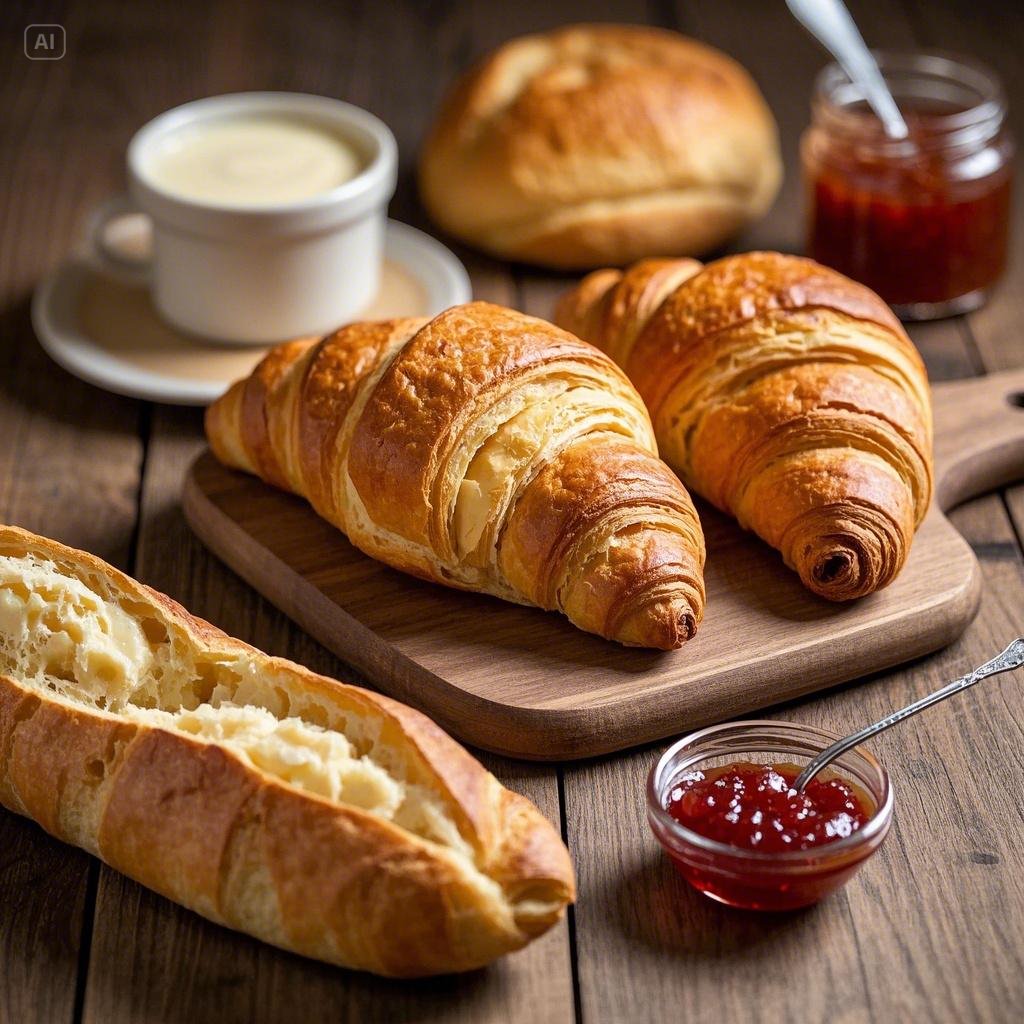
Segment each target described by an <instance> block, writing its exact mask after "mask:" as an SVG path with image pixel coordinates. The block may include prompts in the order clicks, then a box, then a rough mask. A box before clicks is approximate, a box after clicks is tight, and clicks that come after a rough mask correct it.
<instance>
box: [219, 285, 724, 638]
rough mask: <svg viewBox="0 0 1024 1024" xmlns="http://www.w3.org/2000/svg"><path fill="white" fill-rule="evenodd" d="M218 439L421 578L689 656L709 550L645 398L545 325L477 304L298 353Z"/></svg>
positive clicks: (264, 372)
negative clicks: (685, 647) (683, 648)
mask: <svg viewBox="0 0 1024 1024" xmlns="http://www.w3.org/2000/svg"><path fill="white" fill-rule="evenodd" d="M206 433H207V437H208V438H209V441H210V446H211V448H212V449H213V452H214V454H215V455H216V456H217V458H219V459H220V460H221V461H222V462H224V463H226V464H227V465H229V466H234V467H237V468H238V469H244V470H246V471H247V472H250V473H255V474H257V475H258V476H260V477H262V479H264V480H266V481H268V482H269V483H272V484H275V485H276V486H278V487H282V488H286V489H287V490H290V491H293V492H294V493H296V494H300V495H303V496H304V497H305V498H307V499H308V501H309V502H310V504H311V505H312V506H313V508H314V509H316V511H317V512H318V513H319V514H320V515H321V516H323V517H324V518H325V519H326V520H327V521H328V522H331V523H333V524H334V525H335V526H337V527H338V528H339V529H341V530H343V531H344V532H345V534H346V535H347V536H348V538H349V540H351V541H352V543H353V544H355V545H356V547H358V548H359V549H360V550H362V551H364V552H366V553H367V554H368V555H371V556H373V557H374V558H378V559H380V560H381V561H382V562H387V563H388V564H389V565H391V566H394V567H395V568H397V569H402V570H404V571H405V572H409V573H412V574H414V575H416V576H420V577H422V578H424V579H428V580H433V581H434V582H436V583H443V584H446V585H448V586H452V587H458V588H460V589H463V590H476V591H483V592H485V593H488V594H494V595H495V596H497V597H502V598H505V599H506V600H509V601H515V602H518V603H521V604H533V605H538V606H540V607H541V608H547V609H552V610H558V611H561V612H563V613H564V614H565V615H566V616H568V618H569V619H570V620H571V621H572V622H573V623H574V624H575V625H577V626H578V627H579V628H580V629H585V630H588V631H590V632H592V633H598V634H600V635H601V636H604V637H607V638H609V639H613V640H617V641H619V642H620V643H624V644H633V645H639V646H644V647H659V648H664V649H672V648H675V647H679V646H680V645H681V644H682V643H683V642H684V641H685V640H687V639H689V638H690V637H691V636H692V635H693V633H694V630H695V629H696V628H697V624H698V623H699V622H700V619H701V616H702V615H703V611H704V579H703V568H704V537H703V533H702V532H701V528H700V523H699V521H698V519H697V513H696V511H695V510H694V508H693V503H692V502H691V500H690V496H689V495H688V494H687V493H686V490H685V488H684V487H683V486H682V485H681V484H680V483H679V481H678V479H676V476H675V474H674V473H673V472H672V471H671V470H670V469H669V468H668V466H666V465H665V464H664V463H663V462H662V461H661V460H660V459H659V458H658V457H657V448H656V446H655V442H654V434H653V431H652V429H651V422H650V418H649V417H648V415H647V410H646V409H645V408H644V404H643V402H642V401H641V400H640V396H639V395H638V394H637V393H636V390H635V389H634V388H633V386H632V385H631V384H630V383H629V381H628V380H626V378H625V376H624V375H623V373H622V371H621V370H620V369H619V368H618V367H617V366H616V365H615V364H614V363H613V362H612V361H611V360H610V359H609V358H608V357H607V356H606V355H604V353H602V352H599V351H598V350H597V349H595V348H594V347H593V346H592V345H587V344H586V343H584V342H582V341H580V340H579V338H575V337H573V336H572V335H570V334H567V333H566V332H565V331H560V330H558V329H557V328H556V327H553V326H552V325H551V324H549V323H546V322H545V321H543V320H538V319H536V318H534V317H529V316H524V315H523V314H522V313H516V312H514V311H513V310H510V309H503V308H502V307H500V306H492V305H490V304H488V303H485V302H473V303H469V304H468V305H465V306H455V307H453V308H451V309H449V310H446V311H445V312H444V313H442V314H441V315H440V316H438V317H435V318H434V319H433V320H430V321H427V320H391V321H382V322H378V323H357V324H350V325H349V326H347V327H343V328H342V329H341V330H339V331H336V332H335V333H334V334H331V335H328V336H327V337H326V338H324V339H323V340H322V341H320V342H313V341H296V342H288V343H286V344H284V345H281V346H278V348H276V349H274V350H272V351H271V352H270V354H269V355H268V356H267V357H266V359H264V361H263V362H262V363H261V364H260V365H259V366H258V367H257V368H256V370H255V371H254V372H253V374H252V376H251V377H249V378H248V379H247V380H245V381H239V382H238V383H237V384H235V385H234V386H233V387H232V388H231V390H230V391H228V393H227V394H226V395H224V396H223V397H222V398H221V399H219V400H218V401H217V402H215V403H214V404H213V405H212V406H210V408H209V410H208V411H207V415H206Z"/></svg>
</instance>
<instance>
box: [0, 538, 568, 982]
mask: <svg viewBox="0 0 1024 1024" xmlns="http://www.w3.org/2000/svg"><path fill="white" fill-rule="evenodd" d="M0 802H2V803H3V805H4V806H5V807H8V808H9V809H10V810H12V811H15V812H17V813H19V814H24V815H26V816H28V817H30V818H33V819H34V820H35V821H37V822H38V823H39V824H40V825H42V827H43V828H45V829H46V830H47V831H48V832H50V833H52V834H53V835H55V836H57V837H58V838H60V839H63V840H65V841H66V842H69V843H74V844H76V845H77V846H80V847H82V848H83V849H85V850H88V851H89V852H90V853H93V854H95V855H96V856H98V857H101V858H102V859H103V860H104V861H106V862H107V863H108V864H110V865H111V867H114V868H116V869H117V870H119V871H122V872H123V873H124V874H126V875H129V876H130V877H131V878H134V879H136V880H137V881H139V882H141V883H142V884H143V885H146V886H149V888H151V889H155V890H156V891H157V892H159V893H162V894H163V895H164V896H167V897H169V898H170V899H172V900H175V901H177V902H178V903H182V904H184V905H185V906H187V907H191V908H192V909H193V910H195V911H197V912H198V913H200V914H202V915H203V916H204V917H207V918H209V919H210V920H212V921H217V922H219V923H221V924H225V925H228V926H229V927H232V928H237V929H238V930H240V931H244V932H248V933H249V934H250V935H254V936H256V937H258V938H260V939H263V940H265V941H267V942H270V943H273V944H274V945H276V946H281V947H283V948H284V949H289V950H293V951H294V952H297V953H301V954H303V955H305V956H310V957H316V958H317V959H320V960H325V961H328V962H330V963H334V964H340V965H344V966H347V967H356V968H362V969H365V970H369V971H375V972H377V973H380V974H386V975H399V976H401V975H422V974H433V973H440V972H448V971H461V970H467V969H470V968H474V967H478V966H480V965H482V964H485V963H487V962H488V961H490V960H493V959H494V958H495V957H497V956H500V955H502V954H503V953H507V952H509V951H510V950H514V949H517V948H519V947H520V946H523V945H524V944H525V943H527V942H528V941H529V940H530V939H531V938H533V937H534V936H536V935H539V934H540V933H541V932H543V931H545V930H546V929H547V928H549V927H551V925H552V924H554V923H555V922H556V921H557V920H558V919H559V917H560V916H561V914H562V911H563V909H564V907H565V905H566V903H567V902H569V901H570V900H571V899H572V898H573V875H572V868H571V866H570V864H569V856H568V852H567V851H566V849H565V847H564V846H563V844H562V842H561V840H560V839H559V836H558V834H557V833H556V831H555V830H554V828H552V826H551V825H550V824H548V822H547V821H546V820H545V819H544V818H543V817H542V816H541V814H540V813H539V812H538V811H537V809H536V808H535V807H534V806H533V805H532V804H531V803H530V802H529V801H527V800H525V799H524V798H522V797H520V796H517V795H516V794H515V793H511V792H509V791H508V790H506V789H504V788H503V787H502V786H501V785H500V784H499V783H498V781H497V780H496V779H495V778H494V777H493V776H492V775H490V774H489V773H488V772H486V771H485V770H484V769H483V768H482V767H481V765H480V764H478V763H477V762H476V761H475V760H474V759H473V758H472V757H470V755H469V754H468V753H466V751H465V750H463V749H462V748H461V747H460V746H459V745H458V744H457V743H455V742H454V741H453V740H451V739H449V738H448V737H447V736H446V735H445V734H444V733H443V732H441V730H440V729H438V728H437V726H435V725H434V724H433V723H432V722H431V721H429V719H427V718H425V717H424V716H423V715H421V714H419V713H417V712H415V711H413V710H411V709H410V708H407V707H404V706H403V705H401V704H398V703H396V702H395V701H392V700H388V699H387V698H386V697H381V696H378V695H377V694H374V693H370V692H368V691H366V690H362V689H359V688H357V687H354V686H345V685H343V684H342V683H338V682H335V681H334V680H332V679H326V678H324V677H323V676H318V675H314V674H313V673H312V672H309V671H307V670H306V669H304V668H301V667H300V666H298V665H295V664H293V663H291V662H289V661H285V660H283V659H281V658H271V657H269V656H267V655H265V654H262V653H261V652H260V651H257V650H255V649H254V648H252V647H250V646H248V645H247V644H244V643H242V642H241V641H239V640H233V639H231V638H230V637H228V636H226V635H225V634H224V633H222V632H220V630H218V629H215V628H214V627H212V626H211V625H209V623H206V622H203V621H202V620H201V619H197V618H195V617H193V616H192V615H190V614H189V613H188V612H186V611H185V610H184V609H183V608H181V607H180V606H179V605H177V604H175V602H173V601H172V600H170V598H167V597H165V596H164V595H162V594H158V593H156V592H155V591H153V590H150V589H149V588H148V587H144V586H142V585H141V584H139V583H136V582H135V581H134V580H132V579H130V578H129V577H127V576H125V575H123V574H122V573H120V572H118V571H117V570H115V569H113V568H111V567H110V566H109V565H105V564H104V563H103V562H101V561H100V560H99V559H97V558H94V557H93V556H91V555H88V554H85V553H83V552H81V551H74V550H72V549H70V548H66V547H63V546H62V545H60V544H57V543H55V542H53V541H50V540H46V539H44V538H42V537H36V536H34V535H32V534H30V533H26V532H25V531H23V530H19V529H16V528H15V527H11V526H4V527H0Z"/></svg>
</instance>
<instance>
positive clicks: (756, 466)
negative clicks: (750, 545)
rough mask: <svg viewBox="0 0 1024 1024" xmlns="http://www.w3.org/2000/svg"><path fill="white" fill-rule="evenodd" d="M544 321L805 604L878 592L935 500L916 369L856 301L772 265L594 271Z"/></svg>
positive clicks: (813, 272)
mask: <svg viewBox="0 0 1024 1024" xmlns="http://www.w3.org/2000/svg"><path fill="white" fill-rule="evenodd" d="M555 320H556V322H557V323H558V324H560V325H561V326H562V327H565V328H566V329H567V330H570V331H573V332H574V333H576V334H578V335H579V336H580V337H582V338H585V339H586V340H587V341H590V342H593V343H594V344H595V345H597V346H598V347H599V348H601V349H603V350H604V351H606V352H608V353H609V354H610V355H611V356H612V358H613V359H615V361H616V362H617V363H619V365H620V366H622V367H623V368H624V369H625V370H626V373H627V374H628V376H629V377H630V379H631V380H632V381H633V383H634V384H635V385H636V386H637V390H638V391H639V392H640V394H641V395H642V396H643V398H644V401H645V402H646V403H647V407H648V409H649V411H650V413H651V419H652V420H653V422H654V427H655V433H656V435H657V439H658V445H659V447H660V450H661V453H662V455H663V456H664V457H665V459H666V461H667V462H668V463H669V464H670V465H672V466H673V467H674V468H675V469H676V470H677V471H678V472H679V474H680V476H681V477H682V479H683V480H684V481H685V482H686V483H687V484H688V485H689V486H690V487H692V488H693V489H694V490H695V491H696V492H698V493H699V494H701V495H703V496H704V497H705V498H707V499H708V500H709V501H711V502H713V503H714V504H715V505H717V506H718V507H719V508H721V509H723V510H724V511H725V512H728V513H729V514H731V515H733V516H735V517H736V519H737V520H738V521H739V522H740V524H741V525H742V526H744V527H746V528H747V529H750V530H753V531H754V532H755V533H756V534H758V536H760V537H761V538H763V539H764V540H765V541H767V542H768V543H769V544H771V545H772V546H773V547H776V548H778V550H779V551H781V552H782V555H783V558H784V559H785V561H786V563H787V564H788V565H789V566H791V567H792V568H793V569H795V570H796V571H797V572H798V573H799V574H800V579H801V580H802V581H803V583H804V585H805V586H807V587H808V588H809V589H810V590H812V591H814V592H815V593H816V594H820V595H821V596H822V597H826V598H829V599H831V600H834V601H845V600H850V599H852V598H857V597H862V596H863V595H865V594H870V593H872V592H873V591H875V590H878V589H880V588H882V587H884V586H886V585H887V584H889V583H891V582H892V580H893V579H894V578H895V577H896V575H897V574H898V573H899V571H900V570H901V569H902V568H903V565H904V563H905V562H906V560H907V555H908V553H909V550H910V545H911V541H912V539H913V535H914V531H915V529H916V528H917V526H919V525H920V523H921V520H922V519H923V518H924V514H925V511H926V510H927V508H928V504H929V502H930V500H931V494H932V454H931V453H932V413H931V398H930V393H929V389H928V379H927V376H926V373H925V368H924V364H923V363H922V361H921V357H920V355H919V354H918V352H917V349H915V348H914V345H913V344H912V343H911V341H910V339H909V338H908V337H907V335H906V333H905V332H904V330H903V328H902V327H901V326H900V323H899V321H898V320H897V319H896V318H895V316H893V314H892V312H891V310H890V309H889V307H888V306H887V305H886V304H885V303H884V302H883V301H882V300H881V299H880V298H879V297H878V296H877V295H875V293H874V292H872V291H870V290H869V289H868V288H865V287H863V286H862V285H859V284H857V283H855V282H853V281H851V280H849V279H848V278H846V277H843V276H842V275H841V274H838V273H836V272H835V271H832V270H829V269H827V268H826V267H823V266H820V265H819V264H817V263H815V262H813V261H812V260H808V259H802V258H799V257H796V256H784V255H782V254H780V253H770V252H755V253H746V254H744V255H740V256H728V257H726V258H724V259H721V260H718V261H716V262H714V263H711V264H709V265H708V266H706V267H702V266H701V264H700V263H698V262H696V261H695V260H644V261H642V262H640V263H637V264H635V265H634V266H633V267H631V268H629V269H628V270H627V271H625V272H624V273H622V272H619V271H617V270H599V271H595V272H594V273H593V274H590V275H589V276H588V277H586V278H584V280H583V281H582V282H581V283H580V285H579V286H578V287H577V288H575V289H573V290H572V291H570V292H569V293H567V294H566V295H565V296H563V297H562V299H561V300H560V302H559V305H558V309H557V311H556V314H555Z"/></svg>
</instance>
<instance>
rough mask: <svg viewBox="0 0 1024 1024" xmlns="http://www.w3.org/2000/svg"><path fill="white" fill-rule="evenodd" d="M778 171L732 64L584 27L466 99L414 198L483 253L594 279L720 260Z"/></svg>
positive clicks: (505, 64) (457, 91)
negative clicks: (580, 271)
mask: <svg viewBox="0 0 1024 1024" xmlns="http://www.w3.org/2000/svg"><path fill="white" fill-rule="evenodd" d="M781 166H782V165H781V162H780V159H779V151H778V139H777V131H776V127H775V122H774V120H773V118H772V115H771V113H770V111H769V110H768V107H767V106H766V104H765V102H764V100H763V98H762V97H761V94H760V93H759V92H758V90H757V87H756V86H755V85H754V83H753V81H752V80H751V78H750V76H749V75H748V74H747V73H746V71H744V70H743V68H742V67H740V65H739V64H737V63H736V62H735V61H733V60H731V59H729V58H728V57H726V56H725V55H724V54H722V53H719V52H718V51H717V50H714V49H712V48H711V47H708V46H704V45H702V44H701V43H698V42H695V41H694V40H692V39H687V38H686V37H685V36H681V35H678V34H676V33H674V32H667V31H663V30H660V29H652V28H640V27H634V26H627V25H575V26H570V27H568V28H562V29H558V30H556V31H554V32H547V33H544V34H541V35H531V36H524V37H522V38H520V39H514V40H512V41H511V42H509V43H506V44H505V45H504V46H502V47H500V48H499V49H498V50H497V51H495V52H494V53H493V54H491V55H490V56H489V57H487V58H485V59H484V60H482V61H481V62H480V63H479V64H478V65H477V66H476V67H475V68H474V69H473V70H472V71H470V72H469V73H468V74H466V75H465V76H464V77H463V78H462V79H461V80H460V81H459V82H458V83H457V84H456V86H455V87H454V89H453V90H452V92H451V93H450V95H449V96H448V97H447V99H446V100H445V102H444V104H443V106H442V107H441V110H440V112H439V114H438V117H437V120H436V122H435V124H434V126H433V128H432V130H431V131H430V134H429V135H428V137H427V139H426V143H425V145H424V147H423V151H422V155H421V160H420V190H421V193H422V197H423V202H424V204H425V205H426V207H427V210H428V212H429V213H430V215H431V216H432V217H433V219H434V220H435V221H436V222H437V223H438V224H439V225H440V226H441V227H442V228H444V229H445V230H446V231H449V232H450V233H451V234H453V235H455V236H456V237H457V238H460V239H462V240H464V241H466V242H469V243H470V244H471V245H475V246H477V247H479V248H481V249H483V250H485V251H486V252H489V253H491V254H493V255H495V256H499V257H503V258H506V259H513V260H523V261H525V262H528V263H536V264H540V265H542V266H547V267H559V268H589V267H595V266H601V265H603V264H616V265H621V264H624V263H628V262H630V261H632V260H635V259H639V258H640V257H643V256H676V255H699V254H701V253H703V252H706V251H708V250H710V249H713V248H715V247H716V246H718V245H720V244H721V243H722V242H724V241H725V240H726V239H728V238H729V237H730V236H732V235H734V234H735V233H736V232H738V231H739V230H740V229H741V228H742V227H743V226H744V225H746V224H748V223H749V222H751V221H753V220H755V219H756V218H758V217H760V216H761V215H762V214H763V213H764V212H765V210H767V208H768V206H769V205H770V204H771V202H772V200H773V199H774V198H775V195H776V193H777V191H778V187H779V182H780V179H781V173H782V172H781Z"/></svg>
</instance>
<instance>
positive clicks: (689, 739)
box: [647, 719, 893, 868]
mask: <svg viewBox="0 0 1024 1024" xmlns="http://www.w3.org/2000/svg"><path fill="white" fill-rule="evenodd" d="M744 729H748V730H749V731H750V732H751V735H752V740H753V738H754V737H755V736H757V735H759V734H761V735H763V733H764V732H774V733H775V734H777V735H778V736H779V738H780V741H782V742H784V740H785V737H786V735H787V734H788V735H789V736H790V737H793V738H795V737H796V735H797V734H802V735H803V736H804V737H808V736H813V737H814V739H815V741H820V742H821V749H824V748H825V747H827V746H828V745H829V744H831V743H833V742H835V740H838V739H839V738H840V737H839V736H838V735H835V734H832V733H829V732H827V731H826V730H824V729H817V728H815V727H814V726H810V725H803V724H801V723H798V722H785V721H774V720H772V719H749V720H745V721H741V722H725V723H722V724H720V725H712V726H708V727H707V728H705V729H700V730H698V731H697V732H693V733H690V734H689V735H687V736H684V737H683V738H682V739H680V740H678V741H677V742H675V743H673V744H672V746H670V747H669V748H668V750H666V751H665V753H664V754H662V756H661V758H659V760H658V762H657V764H655V766H654V767H653V768H652V769H651V771H650V774H649V775H648V777H647V809H648V813H649V814H651V815H653V816H654V818H655V820H656V821H657V822H658V825H659V827H660V828H662V829H663V830H664V831H665V832H666V833H667V834H668V835H670V836H672V838H674V839H676V840H678V841H680V842H681V843H683V844H685V845H688V846H695V847H698V848H699V849H701V850H703V851H705V852H707V853H710V854H714V855H715V856H718V857H727V858H730V859H732V860H734V861H744V862H747V863H751V864H760V865H762V866H768V865H774V866H785V865H789V866H791V867H793V868H800V867H803V866H806V865H808V864H810V863H815V864H817V863H820V862H821V861H822V860H824V859H832V858H836V857H841V856H842V855H843V854H845V853H850V852H852V851H855V850H857V849H859V848H860V847H862V846H864V845H865V844H867V843H870V842H871V841H872V840H873V839H875V838H876V837H877V836H878V835H879V833H880V832H883V831H884V830H885V829H887V828H888V826H889V823H890V821H891V819H892V811H893V791H892V785H891V784H890V782H889V775H888V773H887V772H886V770H885V769H884V768H883V767H882V766H881V764H879V762H878V761H877V760H876V759H875V757H874V756H872V754H870V753H869V752H868V751H867V750H865V749H864V748H862V747H854V748H853V750H852V751H850V752H849V754H855V755H857V756H858V757H860V758H862V759H863V760H864V761H865V762H866V764H867V766H868V768H869V769H870V770H871V771H872V772H874V773H875V775H876V776H877V781H878V787H877V791H874V790H873V791H872V792H871V794H870V796H871V797H872V799H874V800H875V801H876V806H875V809H874V813H873V814H872V815H871V818H870V819H869V820H868V822H867V824H866V825H864V827H863V828H860V829H858V830H857V831H856V832H853V833H851V834H850V835H849V836H846V837H845V838H843V839H837V840H836V841H835V842H831V843H824V844H822V845H821V846H818V847H813V848H811V849H809V850H784V851H781V852H771V853H769V852H765V851H763V850H748V849H745V848H743V847H740V846H730V845H729V844H728V843H720V842H718V840H716V839H709V838H708V837H707V836H703V835H701V834H700V833H699V832H694V831H693V829H690V828H687V827H686V826H685V825H683V824H682V823H681V822H679V821H677V820H676V819H675V818H673V817H672V815H671V814H669V813H668V811H667V810H666V809H665V805H664V802H663V795H664V793H665V790H666V786H667V784H668V782H670V781H671V780H670V779H667V778H666V777H665V774H666V770H667V769H668V768H669V766H670V764H671V762H672V761H673V760H674V758H675V757H676V755H677V754H678V753H679V751H680V750H681V749H682V748H684V747H686V746H695V745H696V744H698V743H700V742H702V741H704V740H710V739H714V738H715V737H716V736H720V735H722V734H723V733H727V732H728V731H730V730H731V731H733V732H734V733H739V732H741V731H742V730H744ZM748 749H749V751H750V752H753V751H755V750H770V749H771V741H770V740H768V741H764V740H762V742H761V743H760V745H758V743H756V742H751V744H750V746H749V748H748ZM782 752H783V751H780V753H782ZM735 753H742V751H741V750H737V751H735ZM708 756H723V754H722V752H721V751H719V752H709V753H708V754H704V755H699V756H698V757H697V758H696V760H700V759H702V758H705V757H708ZM845 756H848V755H844V757H845ZM840 761H841V759H840ZM838 763H839V762H837V764H838ZM675 774H677V773H675V772H673V776H675Z"/></svg>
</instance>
